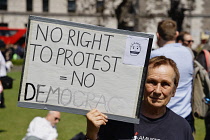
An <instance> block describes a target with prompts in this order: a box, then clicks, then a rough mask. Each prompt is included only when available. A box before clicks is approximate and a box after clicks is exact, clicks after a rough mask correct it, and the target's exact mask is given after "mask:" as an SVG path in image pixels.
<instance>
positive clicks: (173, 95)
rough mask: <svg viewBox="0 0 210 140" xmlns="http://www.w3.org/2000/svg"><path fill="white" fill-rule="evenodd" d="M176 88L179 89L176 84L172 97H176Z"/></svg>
mask: <svg viewBox="0 0 210 140" xmlns="http://www.w3.org/2000/svg"><path fill="white" fill-rule="evenodd" d="M176 89H177V87H176V86H174V89H173V92H172V97H174V96H175V93H176Z"/></svg>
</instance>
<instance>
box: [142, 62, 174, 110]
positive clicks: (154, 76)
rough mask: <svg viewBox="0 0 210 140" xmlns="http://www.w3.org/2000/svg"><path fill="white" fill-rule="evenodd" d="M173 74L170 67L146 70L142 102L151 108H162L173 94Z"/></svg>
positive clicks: (163, 66)
mask: <svg viewBox="0 0 210 140" xmlns="http://www.w3.org/2000/svg"><path fill="white" fill-rule="evenodd" d="M175 76H176V75H175V72H174V70H173V69H172V67H171V66H168V65H161V66H159V67H156V68H151V66H149V68H148V76H147V79H146V84H145V92H144V100H145V101H147V102H148V103H149V104H150V105H151V106H153V107H157V108H160V107H164V106H166V105H167V104H168V102H169V101H170V99H171V97H173V96H174V94H175V91H176V90H175V89H176V87H175V84H174V80H175Z"/></svg>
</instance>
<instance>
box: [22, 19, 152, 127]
mask: <svg viewBox="0 0 210 140" xmlns="http://www.w3.org/2000/svg"><path fill="white" fill-rule="evenodd" d="M152 40H153V35H150V34H145V33H137V32H130V31H123V30H117V29H109V28H104V27H99V26H92V25H85V24H79V23H73V22H68V21H61V20H55V19H49V18H43V17H36V16H30V17H29V22H28V32H27V39H26V48H27V49H26V54H25V62H24V66H23V72H22V79H21V85H20V92H19V99H18V106H20V107H27V108H37V109H48V110H58V111H63V112H69V113H75V114H82V115H84V114H86V113H87V112H88V111H89V110H91V109H93V108H97V109H99V110H100V111H101V112H103V113H106V114H107V115H108V116H109V118H110V119H115V120H120V121H125V122H132V123H138V119H139V118H138V114H139V107H140V103H141V98H142V92H143V87H144V81H145V76H146V70H147V65H148V60H149V57H150V52H151V47H152Z"/></svg>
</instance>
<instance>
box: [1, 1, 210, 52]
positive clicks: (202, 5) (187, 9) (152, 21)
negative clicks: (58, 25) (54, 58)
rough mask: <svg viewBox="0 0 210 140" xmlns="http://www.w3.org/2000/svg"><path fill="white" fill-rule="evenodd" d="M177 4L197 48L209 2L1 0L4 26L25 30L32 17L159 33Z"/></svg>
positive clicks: (207, 20) (209, 21)
mask: <svg viewBox="0 0 210 140" xmlns="http://www.w3.org/2000/svg"><path fill="white" fill-rule="evenodd" d="M122 2H124V5H122ZM177 2H178V8H175V9H181V10H182V12H183V13H182V14H183V15H184V17H183V23H182V30H185V31H189V32H190V33H191V34H192V35H193V37H194V40H195V43H194V46H193V47H194V48H195V47H196V46H197V45H198V44H199V43H200V34H201V32H204V31H210V29H209V28H210V26H209V25H210V9H209V8H208V7H209V6H210V1H209V0H1V1H0V26H7V27H11V28H25V27H26V26H27V22H28V16H29V15H36V16H42V17H48V18H55V19H60V20H67V21H73V22H79V23H85V24H93V25H98V26H104V27H108V28H118V27H119V24H118V21H119V22H125V23H123V24H122V25H123V26H128V28H127V29H130V30H134V31H138V32H147V33H155V32H156V27H157V23H158V22H159V21H160V20H162V19H168V18H172V17H171V16H170V14H169V11H170V10H171V9H172V6H173V5H174V4H173V5H172V3H177ZM126 6H127V7H129V8H126ZM117 9H118V16H117V15H116V11H117ZM119 11H120V12H119ZM119 13H120V14H121V17H120V18H119ZM174 15H176V14H174Z"/></svg>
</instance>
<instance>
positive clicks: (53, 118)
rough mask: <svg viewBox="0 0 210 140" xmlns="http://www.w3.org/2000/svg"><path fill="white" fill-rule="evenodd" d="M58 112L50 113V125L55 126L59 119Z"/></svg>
mask: <svg viewBox="0 0 210 140" xmlns="http://www.w3.org/2000/svg"><path fill="white" fill-rule="evenodd" d="M60 117H61V116H60V112H56V111H55V112H54V113H52V114H50V120H49V121H50V122H51V125H52V126H55V125H56V124H57V123H58V122H59V121H60Z"/></svg>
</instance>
